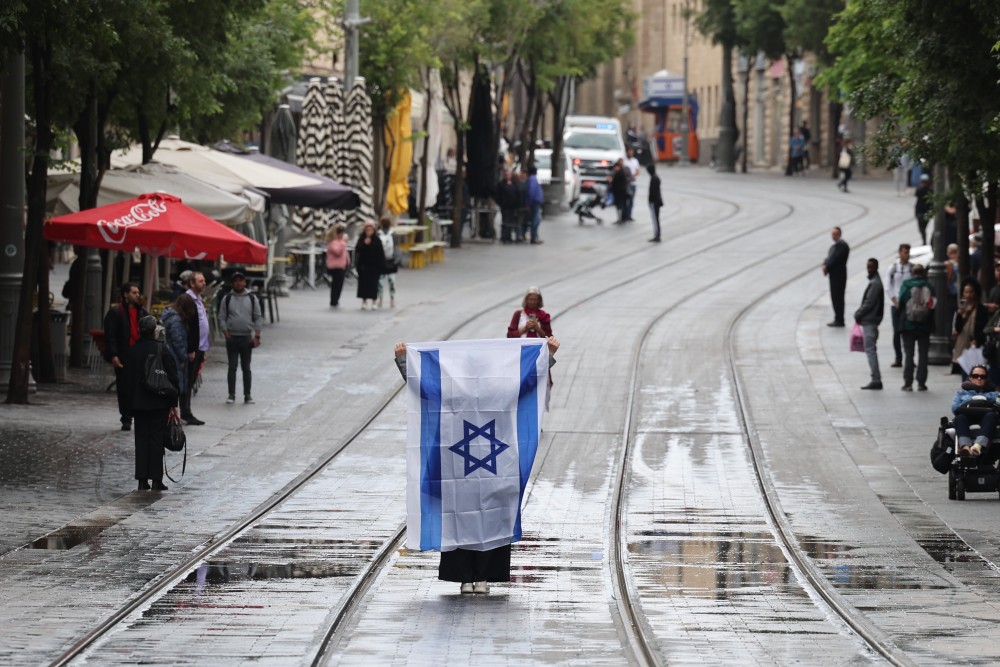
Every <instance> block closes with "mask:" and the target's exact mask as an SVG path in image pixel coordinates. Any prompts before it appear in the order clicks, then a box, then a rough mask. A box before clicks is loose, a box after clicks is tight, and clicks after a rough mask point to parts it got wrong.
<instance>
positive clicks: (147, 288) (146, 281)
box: [142, 255, 156, 310]
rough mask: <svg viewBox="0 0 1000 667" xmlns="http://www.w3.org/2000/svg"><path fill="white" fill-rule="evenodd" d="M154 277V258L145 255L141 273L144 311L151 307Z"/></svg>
mask: <svg viewBox="0 0 1000 667" xmlns="http://www.w3.org/2000/svg"><path fill="white" fill-rule="evenodd" d="M155 275H156V257H154V256H152V255H146V268H145V270H144V271H143V276H142V282H143V295H144V296H145V297H146V310H149V307H150V306H151V305H153V280H154V279H155Z"/></svg>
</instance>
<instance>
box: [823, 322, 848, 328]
mask: <svg viewBox="0 0 1000 667" xmlns="http://www.w3.org/2000/svg"><path fill="white" fill-rule="evenodd" d="M826 326H828V327H842V326H844V323H843V322H836V321H834V322H827V323H826Z"/></svg>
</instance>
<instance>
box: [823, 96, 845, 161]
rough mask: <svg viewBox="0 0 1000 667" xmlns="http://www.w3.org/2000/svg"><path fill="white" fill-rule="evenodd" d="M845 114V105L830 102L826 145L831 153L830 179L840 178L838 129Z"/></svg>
mask: <svg viewBox="0 0 1000 667" xmlns="http://www.w3.org/2000/svg"><path fill="white" fill-rule="evenodd" d="M843 112H844V105H843V104H841V103H840V102H837V101H834V100H832V99H831V100H830V105H829V116H830V123H829V127H828V128H827V131H826V136H827V140H826V145H827V147H828V148H827V150H828V151H829V161H830V177H831V178H835V179H836V178H840V167H839V166H838V165H837V163H838V158H839V155H838V153H839V152H840V142H839V141H837V128H839V127H840V116H841V114H843Z"/></svg>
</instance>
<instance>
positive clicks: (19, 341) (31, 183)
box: [7, 36, 53, 404]
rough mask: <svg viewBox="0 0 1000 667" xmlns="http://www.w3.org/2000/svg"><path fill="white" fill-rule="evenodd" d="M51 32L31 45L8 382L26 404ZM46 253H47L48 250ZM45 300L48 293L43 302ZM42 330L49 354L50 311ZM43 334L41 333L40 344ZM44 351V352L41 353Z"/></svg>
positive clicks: (13, 396) (40, 245)
mask: <svg viewBox="0 0 1000 667" xmlns="http://www.w3.org/2000/svg"><path fill="white" fill-rule="evenodd" d="M46 37H47V36H38V37H36V38H35V41H34V42H33V43H32V44H30V45H29V46H28V49H27V51H28V55H29V57H30V58H31V76H32V79H33V81H32V83H33V90H34V93H33V94H34V100H33V102H34V121H35V145H34V147H33V151H32V153H33V155H34V157H33V159H32V162H31V171H30V173H29V174H28V183H27V194H28V220H27V227H26V229H25V232H24V275H23V277H22V279H21V294H20V296H19V300H18V307H17V322H16V323H15V326H14V351H13V354H12V356H11V369H10V382H9V384H8V385H7V403H21V404H26V403H28V373H29V372H30V366H31V337H32V329H33V327H32V319H33V315H34V313H33V310H34V308H33V306H34V296H35V290H36V289H37V287H38V284H39V272H41V271H46V272H47V271H48V263H46V264H45V265H44V266H40V264H41V260H42V257H43V253H44V250H45V240H44V239H43V238H42V225H43V224H44V220H45V190H46V185H47V180H48V171H49V151H51V150H52V144H53V136H52V95H53V82H52V76H51V71H52V47H51V46H50V42H49V41H48V40H47V39H46ZM44 254H45V255H46V256H47V253H44ZM45 282H46V283H48V281H47V280H46V281H45ZM42 301H45V303H46V310H47V304H48V293H46V294H45V295H44V298H40V299H39V303H41V302H42ZM39 330H40V331H39V334H42V331H41V330H44V331H45V333H44V339H47V340H48V341H49V349H48V350H47V354H48V356H49V357H51V355H52V348H51V337H50V336H49V333H48V330H49V320H48V314H47V313H46V318H45V319H44V320H40V321H39ZM42 342H43V336H42V335H40V336H39V343H40V344H41V343H42ZM42 353H43V355H44V354H45V351H43V352H42Z"/></svg>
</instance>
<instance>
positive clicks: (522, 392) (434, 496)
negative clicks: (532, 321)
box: [406, 338, 549, 551]
mask: <svg viewBox="0 0 1000 667" xmlns="http://www.w3.org/2000/svg"><path fill="white" fill-rule="evenodd" d="M548 371H549V351H548V347H547V346H546V343H545V340H544V339H539V338H511V339H506V338H505V339H501V340H475V341H472V340H470V341H449V342H440V343H414V344H408V345H407V346H406V376H407V377H406V392H407V443H406V471H407V472H406V546H407V548H409V549H415V550H419V551H429V550H433V551H452V550H454V549H458V548H462V549H471V550H473V551H485V550H487V549H493V548H495V547H498V546H502V545H504V544H510V543H511V542H517V541H518V540H520V539H521V498H522V497H523V495H524V488H525V485H526V484H527V482H528V476H529V475H530V474H531V466H532V464H533V463H534V461H535V451H536V450H537V449H538V436H539V434H540V433H541V430H542V415H543V414H544V413H545V393H546V391H548Z"/></svg>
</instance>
